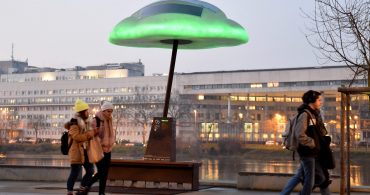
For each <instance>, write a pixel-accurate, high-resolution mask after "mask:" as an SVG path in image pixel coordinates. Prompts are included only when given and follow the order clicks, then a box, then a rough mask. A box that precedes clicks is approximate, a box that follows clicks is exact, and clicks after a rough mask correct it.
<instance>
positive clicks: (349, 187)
mask: <svg viewBox="0 0 370 195" xmlns="http://www.w3.org/2000/svg"><path fill="white" fill-rule="evenodd" d="M350 101H351V96H350V94H349V93H346V107H347V109H346V116H347V117H346V123H347V124H346V126H347V131H346V136H347V155H346V158H347V165H346V168H347V195H349V194H351V165H350V155H349V153H350V145H351V134H350V133H351V132H350V131H351V129H350V126H349V123H350V120H349V116H350V106H351V105H350Z"/></svg>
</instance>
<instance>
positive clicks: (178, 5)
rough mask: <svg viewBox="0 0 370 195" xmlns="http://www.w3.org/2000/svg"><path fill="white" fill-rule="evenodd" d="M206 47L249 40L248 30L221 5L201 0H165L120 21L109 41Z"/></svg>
mask: <svg viewBox="0 0 370 195" xmlns="http://www.w3.org/2000/svg"><path fill="white" fill-rule="evenodd" d="M173 40H178V41H179V49H206V48H216V47H228V46H236V45H240V44H244V43H247V42H248V40H249V37H248V34H247V32H246V31H245V30H244V28H243V27H242V26H240V25H239V24H238V23H236V22H234V21H232V20H230V19H228V18H227V17H226V15H225V14H224V13H223V12H222V11H221V10H220V9H219V8H217V7H215V6H213V5H211V4H209V3H206V2H203V1H199V0H163V1H158V2H155V3H152V4H149V5H148V6H146V7H144V8H142V9H140V10H139V11H137V12H136V13H134V14H133V15H132V16H130V17H128V18H126V19H124V20H122V21H121V22H120V23H118V24H117V25H116V26H115V27H114V29H113V31H112V32H111V33H110V36H109V41H110V42H111V43H113V44H116V45H122V46H129V47H156V48H172V43H173Z"/></svg>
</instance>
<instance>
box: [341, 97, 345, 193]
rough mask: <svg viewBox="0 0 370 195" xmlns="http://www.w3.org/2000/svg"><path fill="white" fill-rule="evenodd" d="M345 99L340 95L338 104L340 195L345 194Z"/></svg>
mask: <svg viewBox="0 0 370 195" xmlns="http://www.w3.org/2000/svg"><path fill="white" fill-rule="evenodd" d="M345 99H346V97H345V95H344V93H341V102H340V103H341V104H340V194H341V195H344V193H345V178H346V177H345V175H346V173H345V164H344V161H345V156H344V155H345V153H344V137H345V134H344V120H345V108H346V107H345V103H344V101H345Z"/></svg>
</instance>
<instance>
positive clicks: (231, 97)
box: [230, 96, 238, 101]
mask: <svg viewBox="0 0 370 195" xmlns="http://www.w3.org/2000/svg"><path fill="white" fill-rule="evenodd" d="M230 100H231V101H237V100H238V96H230Z"/></svg>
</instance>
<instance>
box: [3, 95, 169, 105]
mask: <svg viewBox="0 0 370 195" xmlns="http://www.w3.org/2000/svg"><path fill="white" fill-rule="evenodd" d="M77 99H82V100H84V101H86V102H87V103H99V102H100V101H103V100H108V101H112V102H113V103H120V102H123V101H151V102H157V101H161V100H163V99H164V95H127V96H114V97H113V96H100V97H53V98H52V97H48V98H47V97H40V98H11V99H8V98H0V104H3V105H18V104H73V103H74V102H75V101H76V100H77Z"/></svg>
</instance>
